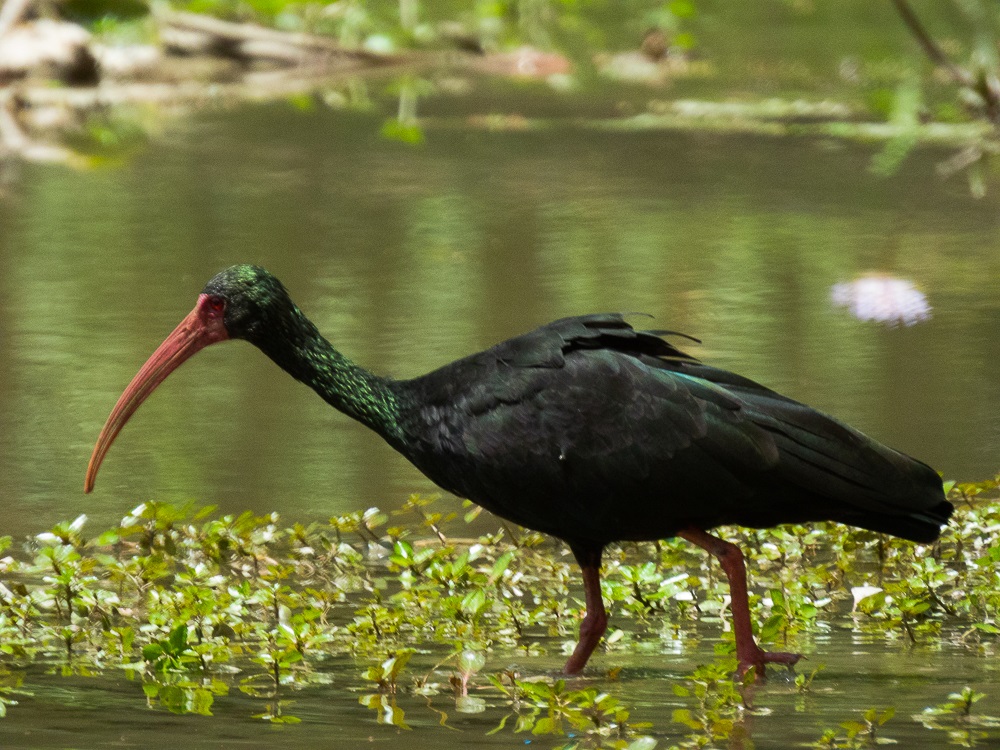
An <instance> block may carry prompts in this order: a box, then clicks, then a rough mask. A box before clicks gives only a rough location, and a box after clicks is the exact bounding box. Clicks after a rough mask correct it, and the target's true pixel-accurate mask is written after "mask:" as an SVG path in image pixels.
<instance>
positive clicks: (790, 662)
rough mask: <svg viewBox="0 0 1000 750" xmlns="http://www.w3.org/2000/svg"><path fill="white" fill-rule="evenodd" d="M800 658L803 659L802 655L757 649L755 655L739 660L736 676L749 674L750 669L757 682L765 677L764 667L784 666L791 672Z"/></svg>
mask: <svg viewBox="0 0 1000 750" xmlns="http://www.w3.org/2000/svg"><path fill="white" fill-rule="evenodd" d="M802 658H804V657H803V656H802V654H790V653H788V652H785V651H764V650H763V649H761V648H758V649H757V652H756V653H755V654H751V655H750V656H747V657H741V658H740V661H739V668H738V670H737V674H739V675H740V676H741V677H742V676H744V675H745V674H746V673H747V672H749V671H750V668H751V667H752V668H753V670H754V676H755V678H756V679H757V680H764V679H766V676H767V670H766V667H765V665H767V664H784V665H785V666H787V667H788V669H789V670H791V668H792V667H794V666H795V664H796V663H798V661H799V659H802Z"/></svg>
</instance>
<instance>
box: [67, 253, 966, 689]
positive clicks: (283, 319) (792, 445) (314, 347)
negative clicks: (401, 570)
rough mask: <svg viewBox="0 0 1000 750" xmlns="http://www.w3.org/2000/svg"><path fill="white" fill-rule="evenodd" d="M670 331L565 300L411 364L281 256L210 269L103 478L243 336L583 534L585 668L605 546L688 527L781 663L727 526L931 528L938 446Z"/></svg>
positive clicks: (354, 410) (468, 480) (127, 413)
mask: <svg viewBox="0 0 1000 750" xmlns="http://www.w3.org/2000/svg"><path fill="white" fill-rule="evenodd" d="M668 333H670V332H667V331H639V330H635V329H634V328H633V327H632V326H631V325H629V324H628V323H627V322H626V321H625V320H624V319H623V316H622V315H620V314H615V313H608V314H599V315H585V316H581V317H573V318H563V319H561V320H557V321H555V322H553V323H549V324H548V325H545V326H542V327H541V328H537V329H535V330H534V331H531V332H529V333H525V334H523V335H521V336H517V337H515V338H512V339H509V340H507V341H504V342H502V343H500V344H497V345H496V346H494V347H492V348H490V349H487V350H485V351H482V352H479V353H478V354H473V355H471V356H468V357H465V358H463V359H459V360H457V361H455V362H452V363H451V364H448V365H445V366H444V367H441V368H440V369H437V370H434V371H433V372H430V373H428V374H426V375H423V376H421V377H418V378H414V379H412V380H392V379H388V378H384V377H380V376H378V375H375V374H373V373H371V372H369V371H368V370H366V369H364V368H362V367H360V366H358V365H357V364H355V363H354V362H352V361H351V360H349V359H348V358H347V357H345V356H344V355H343V354H341V353H340V352H339V351H337V350H336V349H335V348H334V347H333V346H332V345H331V344H330V343H329V342H328V341H327V340H326V339H325V338H323V336H322V335H320V333H319V331H318V330H317V328H316V326H315V325H313V323H312V322H311V321H310V320H309V319H308V318H307V317H306V316H305V315H304V314H303V313H302V312H301V311H300V310H299V308H298V307H297V306H296V305H295V303H294V302H292V300H291V298H290V297H289V295H288V293H287V292H286V291H285V288H284V286H282V284H281V282H280V281H278V280H277V279H276V278H274V277H273V276H272V275H271V274H269V273H268V272H267V271H265V270H263V269H261V268H257V267H255V266H249V265H239V266H233V267H232V268H228V269H226V270H225V271H222V272H221V273H219V274H217V275H216V276H215V277H214V278H212V279H211V280H210V281H209V282H208V284H207V285H206V286H205V288H204V290H203V291H202V293H201V295H200V296H199V297H198V301H197V303H196V304H195V307H194V309H193V310H192V311H191V313H190V314H189V315H188V316H187V317H186V318H184V320H183V321H182V322H181V324H180V325H179V326H178V327H177V328H176V329H175V330H174V332H173V333H171V334H170V335H169V336H168V337H167V338H166V340H165V341H164V342H163V343H162V344H161V345H160V347H159V348H158V349H157V350H156V351H155V352H154V353H153V355H152V356H151V357H150V358H149V360H148V361H147V362H146V364H145V365H143V367H142V369H140V370H139V372H138V374H137V375H136V376H135V378H133V380H132V382H131V383H130V384H129V386H128V387H127V388H126V389H125V392H124V393H123V394H122V395H121V397H120V398H119V399H118V403H117V404H116V405H115V407H114V409H113V410H112V412H111V415H110V416H109V417H108V420H107V422H106V423H105V425H104V428H103V429H102V430H101V434H100V436H99V437H98V439H97V444H96V445H95V446H94V453H93V455H92V456H91V459H90V465H89V466H88V467H87V477H86V483H85V491H86V492H90V491H91V490H92V489H93V486H94V478H95V476H96V474H97V470H98V468H99V467H100V465H101V461H102V460H103V459H104V456H105V454H106V453H107V451H108V449H109V448H110V447H111V443H112V442H113V441H114V439H115V437H116V436H117V435H118V433H119V431H120V430H121V429H122V427H123V426H124V424H125V423H126V422H127V421H128V419H129V417H131V416H132V414H133V413H134V412H135V411H136V409H138V408H139V406H140V404H142V402H143V401H144V400H145V399H146V398H147V397H148V396H149V394H150V393H152V392H153V390H154V389H155V388H156V387H157V386H158V385H159V384H160V383H161V382H163V380H164V379H165V378H166V377H167V376H168V375H169V374H170V373H171V372H172V371H173V370H174V369H175V368H177V367H178V366H179V365H180V364H181V363H182V362H184V361H185V360H186V359H188V358H189V357H190V356H191V355H193V354H194V353H195V352H197V351H198V350H200V349H202V348H203V347H205V346H208V345H209V344H214V343H217V342H220V341H226V340H229V339H243V340H245V341H249V342H250V343H251V344H253V345H254V346H256V347H257V348H259V349H260V350H261V351H262V352H264V354H266V355H267V356H268V357H270V358H271V359H272V360H274V362H275V363H277V364H278V366H279V367H281V368H282V369H284V370H285V371H286V372H287V373H288V374H290V375H291V376H292V377H294V378H295V379H296V380H299V381H301V382H303V383H305V384H306V385H308V386H309V387H310V388H312V389H313V390H315V391H316V392H317V393H318V394H319V395H320V396H321V397H322V398H323V399H324V400H325V401H327V402H328V403H329V404H331V405H332V406H334V407H336V408H337V409H339V410H340V411H342V412H344V413H345V414H347V415H348V416H350V417H352V418H354V419H356V420H358V421H359V422H361V423H363V424H365V425H366V426H368V427H370V428H371V429H373V430H375V431H376V432H377V433H378V434H379V435H381V436H382V437H383V438H384V439H385V440H386V441H387V442H388V443H389V444H390V445H391V446H392V447H393V448H395V449H396V450H398V451H399V452H400V453H402V454H403V455H404V456H405V457H406V458H407V459H409V460H410V461H411V462H412V463H413V464H414V466H416V467H417V468H418V469H420V471H422V472H423V473H424V474H426V475H427V476H428V477H429V478H430V479H431V480H433V481H434V482H435V483H437V484H438V485H440V486H441V487H443V488H444V489H446V490H448V491H450V492H453V493H454V494H456V495H459V496H462V497H467V498H469V499H471V500H473V501H474V502H476V503H478V504H479V505H481V506H483V507H484V508H486V509H487V510H490V511H492V512H493V513H496V514H497V515H498V516H501V517H503V518H506V519H509V520H510V521H513V522H515V523H518V524H521V525H522V526H526V527H528V528H531V529H537V530H539V531H542V532H545V533H547V534H551V535H552V536H555V537H558V538H560V539H562V540H564V541H565V542H566V543H567V544H568V545H569V547H570V549H571V550H572V551H573V554H574V555H575V557H576V560H577V562H578V563H579V564H580V567H581V568H582V571H583V582H584V592H585V601H586V614H585V616H584V618H583V621H582V622H581V625H580V640H579V643H578V644H577V646H576V649H575V650H574V652H573V654H572V655H571V656H570V658H569V660H568V661H567V663H566V666H565V671H566V673H569V674H573V673H576V672H579V671H580V670H582V669H583V667H584V665H585V664H586V663H587V660H588V659H589V657H590V655H591V653H592V652H593V650H594V648H595V647H596V646H597V644H598V642H599V641H600V639H601V636H602V635H603V633H604V631H605V629H606V627H607V614H606V612H605V609H604V604H603V602H602V600H601V587H600V564H601V553H602V551H603V549H604V547H605V546H606V545H608V544H609V543H611V542H616V541H623V540H634V541H641V540H657V539H664V538H668V537H675V536H678V537H682V538H684V539H686V540H688V541H690V542H692V543H694V544H696V545H698V546H699V547H702V548H703V549H705V550H707V551H708V552H710V553H711V554H713V555H715V556H716V557H717V558H718V559H719V562H720V563H721V565H722V568H723V570H724V571H725V573H726V575H727V577H728V578H729V585H730V590H731V593H732V604H731V607H732V618H733V629H734V634H735V638H736V654H737V658H738V660H739V664H740V668H741V670H747V669H749V668H750V667H754V668H755V669H756V672H757V675H758V676H762V675H763V673H764V670H765V664H767V663H771V662H774V663H783V664H789V665H790V664H794V663H795V662H796V661H797V660H798V659H799V655H798V654H789V653H771V652H766V651H764V650H763V649H761V648H760V647H759V646H758V645H757V643H756V641H755V640H754V637H753V631H752V627H751V624H750V612H749V607H748V602H747V582H746V569H745V567H744V564H743V556H742V553H741V552H740V550H739V548H738V547H736V546H735V545H734V544H731V543H729V542H726V541H723V540H722V539H719V538H718V537H715V536H713V535H712V534H710V533H709V532H708V530H709V529H712V528H714V527H716V526H720V525H722V524H738V525H742V526H750V527H756V528H762V527H768V526H774V525H777V524H782V523H805V522H810V521H825V520H832V521H838V522H840V523H845V524H850V525H852V526H858V527H861V528H863V529H870V530H872V531H877V532H883V533H887V534H892V535H895V536H899V537H903V538H904V539H910V540H913V541H915V542H924V543H928V542H932V541H933V540H935V539H936V538H937V537H938V535H939V534H940V531H941V526H942V525H943V524H945V523H947V521H948V518H949V516H950V515H951V512H952V509H953V508H952V505H951V504H950V503H949V502H948V501H947V500H945V497H944V492H943V489H942V483H941V479H940V477H939V476H938V475H937V473H935V472H934V470H933V469H931V468H930V467H929V466H927V465H926V464H924V463H921V462H920V461H917V460H915V459H913V458H910V457H909V456H906V455H904V454H902V453H900V452H898V451H895V450H893V449H891V448H888V447H886V446H884V445H882V444H881V443H878V442H876V441H875V440H873V439H871V438H869V437H867V436H865V435H863V434H862V433H860V432H858V431H857V430H854V429H852V428H851V427H848V426H847V425H845V424H843V423H841V422H838V421H837V420H835V419H833V418H832V417H829V416H827V415H825V414H822V413H820V412H819V411H816V410H815V409H812V408H810V407H808V406H805V405H804V404H801V403H798V402H797V401H793V400H792V399H790V398H786V397H785V396H782V395H780V394H778V393H776V392H774V391H772V390H770V389H768V388H765V387H764V386H762V385H758V384H757V383H755V382H753V381H751V380H748V379H747V378H744V377H741V376H739V375H735V374H733V373H731V372H727V371H725V370H720V369H717V368H715V367H711V366H709V365H706V364H702V363H701V362H700V361H698V360H697V359H695V358H694V357H691V356H689V355H687V354H685V353H684V352H683V351H681V350H680V349H678V348H677V347H675V346H674V345H673V344H671V343H669V342H668V341H666V340H665V339H664V338H663V336H664V335H666V334H668Z"/></svg>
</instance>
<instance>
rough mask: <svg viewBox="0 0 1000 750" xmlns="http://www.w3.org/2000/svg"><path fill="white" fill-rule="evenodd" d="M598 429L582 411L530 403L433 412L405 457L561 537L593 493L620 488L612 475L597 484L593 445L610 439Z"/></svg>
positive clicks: (465, 493)
mask: <svg viewBox="0 0 1000 750" xmlns="http://www.w3.org/2000/svg"><path fill="white" fill-rule="evenodd" d="M557 414H562V415H563V417H564V418H563V417H557V416H556V415H557ZM595 428H596V426H594V425H590V424H588V423H587V421H586V420H582V419H581V418H580V415H579V414H574V415H569V414H563V412H557V411H555V410H552V409H551V408H550V409H548V410H546V409H543V408H540V407H539V406H538V405H537V404H534V403H532V402H530V401H525V402H522V403H517V404H506V405H504V404H501V405H497V406H495V407H494V408H492V409H490V410H489V411H486V412H481V413H478V414H477V413H472V412H467V411H462V410H460V409H453V408H452V409H428V410H426V411H425V412H424V413H423V414H422V415H421V430H420V439H419V440H416V441H414V442H413V443H411V450H410V451H408V453H407V456H408V458H409V459H410V460H411V461H412V462H413V463H414V465H416V466H417V468H419V469H420V470H421V471H422V472H423V473H424V474H426V475H427V476H428V477H429V478H430V479H432V480H433V481H434V482H435V483H436V484H438V485H439V486H441V487H443V488H444V489H447V490H448V491H450V492H453V493H455V494H457V495H459V496H462V497H466V498H469V499H470V500H472V501H473V502H475V503H477V504H479V505H481V506H483V507H485V508H486V509H488V510H490V511H492V512H494V513H496V514H497V515H500V516H502V517H504V518H507V519H509V520H512V521H514V522H515V523H519V524H521V525H524V526H528V527H531V528H534V529H539V530H542V531H549V532H550V533H556V534H558V533H559V531H560V530H561V528H562V525H563V524H564V522H562V521H561V519H564V518H565V517H566V516H567V515H569V514H573V513H576V512H578V511H579V509H580V505H581V503H584V504H585V503H586V501H587V498H589V497H591V496H595V497H596V496H597V495H598V494H601V495H605V496H606V495H607V494H608V492H613V491H614V489H615V488H614V487H612V486H611V484H609V483H608V482H607V481H605V480H606V479H607V478H602V480H601V481H599V482H597V481H594V480H595V473H594V472H595V466H594V463H593V461H592V460H591V459H592V454H593V451H594V450H595V444H597V443H603V442H606V441H604V439H603V438H602V435H601V433H600V430H596V429H595ZM605 447H606V446H605ZM602 450H603V448H602ZM618 484H621V482H619V483H618Z"/></svg>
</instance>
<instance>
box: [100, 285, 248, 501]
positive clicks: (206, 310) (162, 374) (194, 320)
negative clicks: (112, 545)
mask: <svg viewBox="0 0 1000 750" xmlns="http://www.w3.org/2000/svg"><path fill="white" fill-rule="evenodd" d="M225 312H226V302H225V300H224V299H222V298H221V297H216V296H214V295H211V294H202V295H199V296H198V302H197V303H196V304H195V306H194V309H193V310H192V311H191V312H190V313H189V314H188V316H187V317H186V318H184V320H182V321H181V323H180V325H179V326H177V328H175V329H174V331H173V333H171V334H170V335H169V336H167V338H166V339H164V341H163V343H162V344H160V346H159V348H157V350H156V351H155V352H153V355H152V356H151V357H150V358H149V359H148V360H146V364H144V365H143V366H142V369H140V370H139V372H138V373H136V376H135V377H134V378H132V382H131V383H129V385H128V388H126V389H125V392H124V393H122V395H121V397H120V398H119V399H118V403H117V404H115V408H114V409H112V410H111V414H110V415H109V416H108V421H107V422H105V423H104V429H102V430H101V434H100V435H99V436H98V438H97V444H96V445H94V453H93V454H92V455H91V457H90V464H89V465H88V466H87V478H86V480H85V481H84V485H83V491H84V492H90V491H91V490H92V489H94V479H95V478H96V477H97V470H98V469H99V468H100V467H101V462H102V461H103V460H104V456H105V455H106V454H107V452H108V449H109V448H111V444H112V443H113V442H114V440H115V438H116V437H118V433H119V432H121V429H122V427H124V426H125V423H126V422H128V420H129V418H130V417H131V416H132V415H133V414H134V413H135V411H136V409H138V408H139V406H141V405H142V402H143V401H145V400H146V399H147V398H148V397H149V395H150V394H151V393H152V392H153V391H154V390H156V387H157V386H158V385H159V384H160V383H162V382H163V381H164V380H165V379H166V377H167V376H168V375H169V374H170V373H172V372H173V371H174V370H176V369H177V368H178V367H180V366H181V365H182V364H183V363H184V361H185V360H187V359H190V357H191V356H192V355H193V354H195V353H196V352H198V351H201V350H202V349H204V348H205V347H206V346H208V345H209V344H216V343H218V342H220V341H226V340H227V339H228V338H229V332H228V331H227V330H226V326H225V323H224V322H223V318H224V316H225Z"/></svg>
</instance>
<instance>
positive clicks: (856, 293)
mask: <svg viewBox="0 0 1000 750" xmlns="http://www.w3.org/2000/svg"><path fill="white" fill-rule="evenodd" d="M830 299H831V301H832V302H833V304H834V305H836V306H838V307H846V308H847V309H848V310H850V312H851V314H852V315H853V316H854V317H856V318H858V319H859V320H870V321H875V322H877V323H886V324H887V325H890V326H895V325H904V326H911V325H914V324H915V323H920V322H922V321H924V320H929V319H930V317H931V306H930V305H929V304H928V303H927V297H925V296H924V293H923V292H921V291H920V290H919V289H917V287H916V286H915V285H914V284H913V282H912V281H909V280H908V279H897V278H894V277H892V276H888V275H886V274H879V273H873V274H867V275H865V276H861V277H859V278H857V279H854V280H853V281H842V282H840V283H839V284H834V285H833V287H832V288H831V289H830Z"/></svg>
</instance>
